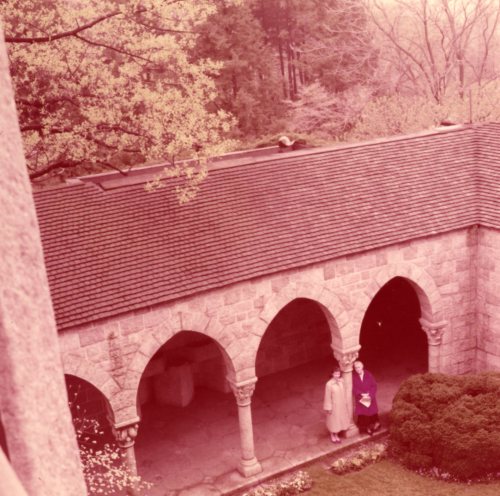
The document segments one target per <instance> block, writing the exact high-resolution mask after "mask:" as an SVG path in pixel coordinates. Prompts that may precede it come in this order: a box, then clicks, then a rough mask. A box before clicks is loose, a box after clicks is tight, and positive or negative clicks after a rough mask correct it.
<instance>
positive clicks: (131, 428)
mask: <svg viewBox="0 0 500 496" xmlns="http://www.w3.org/2000/svg"><path fill="white" fill-rule="evenodd" d="M138 432H139V420H136V421H134V422H132V423H127V424H125V425H123V424H117V425H114V426H113V435H114V436H115V439H116V442H117V443H118V446H120V448H130V447H131V446H133V445H134V443H135V438H136V437H137V433H138Z"/></svg>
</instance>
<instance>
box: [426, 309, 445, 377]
mask: <svg viewBox="0 0 500 496" xmlns="http://www.w3.org/2000/svg"><path fill="white" fill-rule="evenodd" d="M419 322H420V325H421V327H422V330H423V331H424V332H425V334H427V343H428V347H429V372H439V371H440V369H441V367H440V363H439V362H440V355H441V342H442V340H443V332H444V328H445V327H446V326H447V325H448V322H447V321H446V320H443V321H441V322H429V321H428V320H425V319H423V318H421V319H419Z"/></svg>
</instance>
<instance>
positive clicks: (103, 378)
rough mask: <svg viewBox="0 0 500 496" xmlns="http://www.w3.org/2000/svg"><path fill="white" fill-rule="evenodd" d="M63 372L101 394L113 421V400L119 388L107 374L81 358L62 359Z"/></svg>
mask: <svg viewBox="0 0 500 496" xmlns="http://www.w3.org/2000/svg"><path fill="white" fill-rule="evenodd" d="M63 372H64V375H70V376H73V377H76V378H78V379H81V380H84V381H86V382H88V383H89V384H91V385H92V386H94V387H95V388H96V389H97V390H98V391H99V392H100V393H102V395H103V396H104V397H105V398H106V400H107V401H108V403H109V408H110V411H109V414H110V418H111V419H113V417H114V414H115V411H114V408H113V398H114V397H115V396H116V395H118V394H119V392H120V386H119V385H118V383H117V382H116V381H115V380H114V379H113V378H112V377H111V375H110V374H109V373H108V372H106V371H105V370H103V369H101V368H100V367H99V366H98V365H97V364H95V363H91V362H89V361H88V360H86V359H85V358H83V357H82V356H71V359H69V358H67V359H66V360H64V359H63Z"/></svg>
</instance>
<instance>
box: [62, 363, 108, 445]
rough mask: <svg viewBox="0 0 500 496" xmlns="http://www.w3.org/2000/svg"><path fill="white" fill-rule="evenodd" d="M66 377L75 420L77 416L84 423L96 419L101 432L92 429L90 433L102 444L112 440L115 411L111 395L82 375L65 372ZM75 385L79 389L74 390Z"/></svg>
mask: <svg viewBox="0 0 500 496" xmlns="http://www.w3.org/2000/svg"><path fill="white" fill-rule="evenodd" d="M64 379H65V382H66V388H67V392H68V400H69V406H70V411H71V416H72V418H73V422H75V418H77V419H78V418H79V419H80V422H82V423H83V424H86V423H87V422H89V421H91V420H92V421H94V420H96V421H97V422H98V425H99V428H98V431H99V433H98V432H97V431H96V432H93V429H90V431H91V432H90V433H89V435H91V436H94V437H95V441H97V442H98V443H99V445H100V446H103V445H104V444H105V443H106V442H110V441H111V440H112V439H113V436H112V423H113V421H114V412H113V409H112V405H111V401H110V399H109V397H107V396H106V394H105V393H104V392H103V390H102V389H100V388H98V387H97V386H96V385H95V384H93V383H92V382H90V381H88V380H87V379H84V378H82V377H81V376H80V375H75V374H70V373H67V372H65V373H64ZM73 387H75V388H77V389H76V390H73V389H72V388H73ZM75 428H76V424H75Z"/></svg>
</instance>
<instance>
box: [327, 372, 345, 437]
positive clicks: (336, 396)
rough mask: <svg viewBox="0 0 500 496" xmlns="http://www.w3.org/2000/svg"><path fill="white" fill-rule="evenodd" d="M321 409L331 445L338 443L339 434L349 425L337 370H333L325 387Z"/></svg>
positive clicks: (342, 388) (341, 380)
mask: <svg viewBox="0 0 500 496" xmlns="http://www.w3.org/2000/svg"><path fill="white" fill-rule="evenodd" d="M323 409H324V410H325V412H326V427H327V429H328V432H330V439H331V440H332V443H340V438H339V433H340V432H341V431H345V430H346V429H347V428H348V427H349V425H350V419H349V411H348V409H347V399H346V395H345V389H344V380H343V379H342V375H341V373H340V370H339V369H335V370H334V371H333V374H332V378H331V379H330V380H329V381H328V382H327V383H326V386H325V400H324V403H323Z"/></svg>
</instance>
